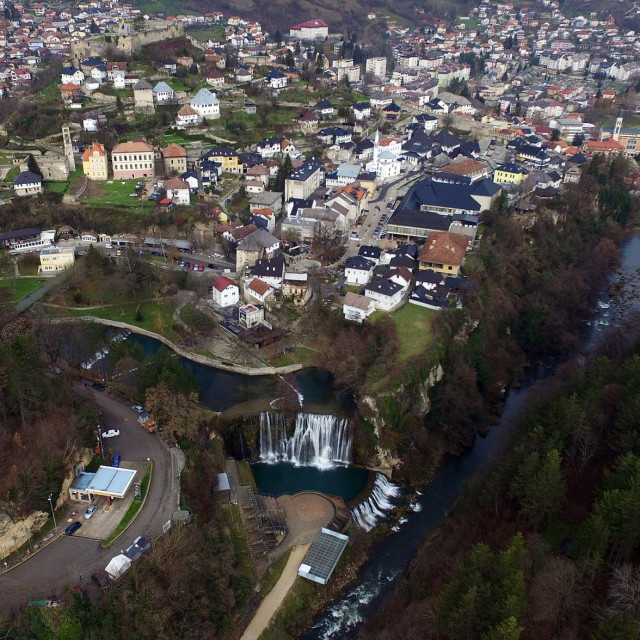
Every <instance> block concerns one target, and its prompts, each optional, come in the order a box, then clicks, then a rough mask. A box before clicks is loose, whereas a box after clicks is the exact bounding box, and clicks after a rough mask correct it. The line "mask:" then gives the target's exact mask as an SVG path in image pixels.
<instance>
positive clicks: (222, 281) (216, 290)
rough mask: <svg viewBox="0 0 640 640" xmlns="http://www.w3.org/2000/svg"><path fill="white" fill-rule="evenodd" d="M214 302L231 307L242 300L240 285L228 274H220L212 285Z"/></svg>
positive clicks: (220, 305)
mask: <svg viewBox="0 0 640 640" xmlns="http://www.w3.org/2000/svg"><path fill="white" fill-rule="evenodd" d="M212 295H213V302H214V303H215V304H217V305H218V306H219V307H223V308H224V307H231V306H233V305H234V304H238V301H239V300H240V287H238V285H237V284H236V283H235V282H234V281H233V280H231V279H230V278H227V277H226V276H218V277H217V278H216V279H215V280H214V281H213V286H212Z"/></svg>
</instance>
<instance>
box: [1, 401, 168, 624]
mask: <svg viewBox="0 0 640 640" xmlns="http://www.w3.org/2000/svg"><path fill="white" fill-rule="evenodd" d="M91 393H93V395H94V397H95V401H96V404H97V405H98V407H100V408H101V409H102V423H103V425H104V426H105V427H107V428H118V429H120V437H119V438H116V439H113V440H105V447H106V446H108V445H110V444H113V446H114V447H116V446H117V450H118V451H119V452H120V454H121V455H122V459H123V461H127V460H130V461H133V462H145V461H146V460H147V458H151V460H153V477H152V480H151V485H150V487H149V492H148V494H147V500H146V502H145V505H144V507H143V509H142V511H141V512H140V513H139V515H138V517H137V518H136V520H135V521H134V522H133V524H132V525H131V527H129V529H128V530H127V531H126V532H125V533H124V534H123V535H122V537H121V538H119V539H118V540H117V541H116V542H115V543H114V544H113V545H112V546H111V547H110V548H109V549H103V548H102V546H101V543H100V542H99V541H97V540H93V539H89V538H83V537H81V536H82V529H80V531H79V532H78V534H76V535H75V536H73V537H68V536H61V537H60V538H58V539H57V540H55V541H54V542H52V543H51V544H50V545H49V546H48V547H46V548H45V549H43V550H42V551H40V553H38V554H36V555H35V556H33V557H32V558H31V559H29V560H27V561H26V562H25V563H23V564H21V565H19V566H17V567H16V568H15V569H13V570H11V571H9V572H7V573H4V574H2V575H0V612H8V611H14V612H17V611H18V609H19V608H20V606H21V605H22V604H24V603H25V602H26V601H27V600H29V599H41V598H47V597H49V596H50V595H52V594H60V592H61V589H62V587H63V586H64V585H65V584H72V585H75V584H78V583H79V581H80V576H83V584H85V586H86V584H87V583H88V581H89V578H90V576H91V574H92V573H95V572H96V571H99V570H102V569H104V568H105V567H106V565H107V563H108V562H109V560H111V558H112V557H113V556H114V555H117V554H118V552H119V551H120V549H125V548H127V547H128V546H129V545H130V544H131V543H132V542H133V540H134V539H135V538H136V537H137V536H140V535H145V536H148V537H150V538H152V539H155V538H157V537H158V536H160V535H161V534H162V525H163V524H164V523H165V522H167V521H168V520H170V519H171V516H172V514H173V512H174V511H175V510H176V509H177V508H178V501H179V478H178V462H177V455H175V452H174V451H173V450H169V449H168V448H167V447H166V446H165V445H164V444H163V443H162V442H161V441H160V439H159V438H158V437H157V435H155V434H149V433H147V432H146V431H145V430H144V429H142V428H141V427H140V426H139V425H138V424H137V422H136V418H137V414H136V413H135V412H134V411H132V409H131V406H130V405H129V404H128V403H125V402H124V401H122V400H120V399H117V398H114V397H112V396H111V395H110V394H109V392H108V391H107V392H102V393H100V392H97V391H92V392H91ZM82 511H84V509H82Z"/></svg>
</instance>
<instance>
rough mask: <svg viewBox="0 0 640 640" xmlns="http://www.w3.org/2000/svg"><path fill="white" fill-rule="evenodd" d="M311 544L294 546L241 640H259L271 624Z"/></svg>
mask: <svg viewBox="0 0 640 640" xmlns="http://www.w3.org/2000/svg"><path fill="white" fill-rule="evenodd" d="M310 546H311V545H310V544H303V545H300V546H299V547H294V548H293V550H292V551H291V555H290V556H289V560H287V564H286V566H285V568H284V571H283V572H282V575H281V576H280V579H279V580H278V582H276V585H275V586H274V587H273V589H272V590H271V591H270V592H269V593H268V594H267V597H266V598H265V599H264V600H263V601H262V602H261V603H260V606H259V607H258V610H257V611H256V614H255V615H254V616H253V620H251V622H250V624H249V626H248V627H247V628H246V630H245V632H244V633H243V634H242V638H241V640H258V638H259V637H260V634H262V632H263V631H264V630H265V629H266V628H267V627H268V626H269V623H270V622H271V619H272V618H273V616H274V615H275V613H276V611H278V609H279V608H280V605H281V604H282V602H283V600H284V599H285V597H286V595H287V593H289V589H291V587H292V586H293V583H294V582H295V580H296V577H297V575H298V567H299V566H300V563H301V562H302V560H303V559H304V556H305V554H306V553H307V551H308V549H309V547H310Z"/></svg>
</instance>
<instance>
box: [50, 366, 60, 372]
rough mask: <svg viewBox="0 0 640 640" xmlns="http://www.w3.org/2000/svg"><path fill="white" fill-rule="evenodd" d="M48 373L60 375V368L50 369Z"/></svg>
mask: <svg viewBox="0 0 640 640" xmlns="http://www.w3.org/2000/svg"><path fill="white" fill-rule="evenodd" d="M49 371H51V373H62V369H61V368H60V367H51V368H50V369H49Z"/></svg>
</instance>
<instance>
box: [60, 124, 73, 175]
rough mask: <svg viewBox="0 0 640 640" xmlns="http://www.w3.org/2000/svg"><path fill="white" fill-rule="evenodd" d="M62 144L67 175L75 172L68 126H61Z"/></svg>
mask: <svg viewBox="0 0 640 640" xmlns="http://www.w3.org/2000/svg"><path fill="white" fill-rule="evenodd" d="M62 143H63V145H64V155H65V157H66V159H67V164H68V165H69V173H71V172H72V171H75V170H76V160H75V158H74V157H73V144H72V143H71V133H70V131H69V125H68V124H63V125H62Z"/></svg>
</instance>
